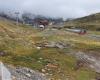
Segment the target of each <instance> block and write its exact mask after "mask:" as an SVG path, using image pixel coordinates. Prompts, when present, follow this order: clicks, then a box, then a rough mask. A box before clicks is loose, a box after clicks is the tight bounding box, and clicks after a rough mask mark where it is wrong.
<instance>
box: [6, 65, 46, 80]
mask: <svg viewBox="0 0 100 80" xmlns="http://www.w3.org/2000/svg"><path fill="white" fill-rule="evenodd" d="M7 68H8V69H9V71H10V72H11V75H12V80H48V79H47V78H46V76H45V75H44V74H43V73H40V72H38V71H34V70H32V69H29V68H25V67H13V66H10V65H8V66H7Z"/></svg>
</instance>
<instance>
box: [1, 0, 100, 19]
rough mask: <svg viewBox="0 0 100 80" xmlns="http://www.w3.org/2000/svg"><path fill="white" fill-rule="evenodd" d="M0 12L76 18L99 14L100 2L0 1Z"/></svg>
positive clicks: (84, 0) (97, 0)
mask: <svg viewBox="0 0 100 80" xmlns="http://www.w3.org/2000/svg"><path fill="white" fill-rule="evenodd" d="M0 10H6V11H11V12H14V11H20V12H32V13H34V14H41V15H46V16H51V17H63V18H76V17H81V16H85V15H89V14H92V13H96V12H100V0H0Z"/></svg>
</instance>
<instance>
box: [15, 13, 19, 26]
mask: <svg viewBox="0 0 100 80" xmlns="http://www.w3.org/2000/svg"><path fill="white" fill-rule="evenodd" d="M15 14H16V24H17V26H18V24H19V12H15Z"/></svg>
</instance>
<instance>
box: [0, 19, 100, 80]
mask: <svg viewBox="0 0 100 80" xmlns="http://www.w3.org/2000/svg"><path fill="white" fill-rule="evenodd" d="M80 46H81V47H80ZM89 50H92V51H94V52H96V53H97V54H98V52H99V50H100V42H99V41H98V39H91V38H90V37H88V36H80V35H78V34H74V33H70V32H66V31H65V30H52V29H46V30H43V31H41V30H38V29H33V28H32V27H30V26H26V25H22V24H19V25H18V26H17V25H16V24H15V22H13V21H9V20H6V19H4V20H0V60H1V61H2V62H4V63H7V64H11V65H13V66H24V67H29V68H31V69H34V70H38V71H40V72H42V73H44V74H45V75H47V76H50V77H52V78H53V80H59V79H60V80H67V79H69V80H92V79H94V78H95V74H96V73H95V71H92V70H91V69H90V68H88V67H85V66H82V67H80V66H79V65H78V62H79V61H78V60H77V58H76V57H74V56H72V55H70V54H72V53H78V52H79V51H82V52H83V51H84V52H87V53H88V51H89Z"/></svg>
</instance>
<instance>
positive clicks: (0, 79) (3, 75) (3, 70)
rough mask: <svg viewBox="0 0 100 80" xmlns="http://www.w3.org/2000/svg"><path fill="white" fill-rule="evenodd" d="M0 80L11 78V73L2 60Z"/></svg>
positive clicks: (9, 79)
mask: <svg viewBox="0 0 100 80" xmlns="http://www.w3.org/2000/svg"><path fill="white" fill-rule="evenodd" d="M0 80H11V73H10V72H9V70H8V69H7V68H6V67H5V66H4V64H3V63H2V62H0Z"/></svg>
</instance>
